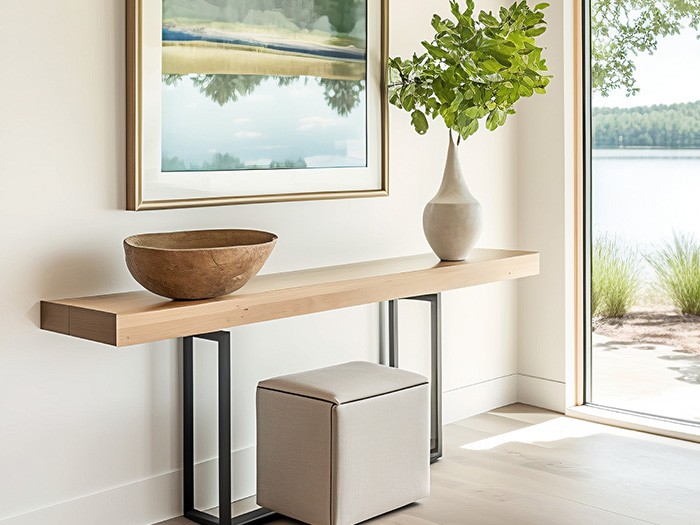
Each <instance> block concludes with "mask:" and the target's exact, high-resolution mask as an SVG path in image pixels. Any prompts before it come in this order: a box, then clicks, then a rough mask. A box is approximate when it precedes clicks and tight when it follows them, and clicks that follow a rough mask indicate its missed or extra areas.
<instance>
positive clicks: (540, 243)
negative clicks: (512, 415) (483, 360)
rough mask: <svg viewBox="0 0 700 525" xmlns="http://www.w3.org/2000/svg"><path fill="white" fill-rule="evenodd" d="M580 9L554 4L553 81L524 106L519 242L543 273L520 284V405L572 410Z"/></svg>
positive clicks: (549, 42) (550, 35) (550, 28)
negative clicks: (533, 252)
mask: <svg viewBox="0 0 700 525" xmlns="http://www.w3.org/2000/svg"><path fill="white" fill-rule="evenodd" d="M573 6H574V2H568V1H563V2H552V3H551V6H550V7H549V8H548V9H547V11H546V12H547V20H548V25H547V32H546V33H545V34H544V35H543V41H544V43H545V46H546V48H547V49H546V52H545V55H544V56H545V57H546V58H547V64H548V66H549V70H550V73H551V74H552V75H554V78H553V80H552V82H551V83H550V85H549V87H548V94H547V96H546V97H535V98H533V99H529V100H527V101H524V103H521V104H520V108H519V118H518V225H519V230H518V240H519V242H520V245H521V246H524V247H525V246H527V247H531V248H533V249H537V250H539V251H540V257H541V262H540V265H541V266H540V275H539V277H538V278H537V279H527V280H523V281H521V282H520V283H518V286H519V290H518V306H519V317H518V336H519V340H518V341H519V352H518V401H521V402H524V403H529V404H532V405H536V406H542V407H545V408H549V409H552V410H558V411H561V412H563V411H564V409H565V408H566V406H568V405H569V404H571V400H568V403H567V399H566V396H567V394H569V393H570V390H569V392H567V389H566V387H565V385H566V383H567V382H568V383H569V384H572V381H571V380H572V375H573V351H574V349H573V344H574V332H573V330H574V321H575V319H574V314H573V311H572V308H573V304H574V300H573V293H574V259H573V253H574V251H573V250H574V236H573V234H574V228H573V219H574V215H573V206H574V193H573V192H574V187H573V180H574V175H573V166H574V160H573V154H574V150H573V136H572V134H573V130H574V127H573V126H574V124H573V110H574V98H573V93H574V78H573V73H574V69H573V60H572V59H573V56H574V54H573Z"/></svg>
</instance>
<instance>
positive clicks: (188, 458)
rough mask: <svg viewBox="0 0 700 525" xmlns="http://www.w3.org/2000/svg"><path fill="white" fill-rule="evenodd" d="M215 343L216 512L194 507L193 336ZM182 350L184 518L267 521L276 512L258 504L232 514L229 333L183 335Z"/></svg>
mask: <svg viewBox="0 0 700 525" xmlns="http://www.w3.org/2000/svg"><path fill="white" fill-rule="evenodd" d="M194 338H197V339H205V340H207V341H213V342H215V343H217V347H218V349H219V361H218V393H219V516H218V517H216V516H213V515H212V514H208V513H206V512H202V511H200V510H197V509H196V508H195V507H194V344H193V339H194ZM182 353H183V375H184V384H183V396H184V415H183V422H184V432H183V463H184V464H183V476H184V480H183V506H184V515H185V517H186V518H187V519H189V520H192V521H194V522H196V523H201V524H202V525H224V524H226V525H228V524H229V523H230V524H231V525H253V524H258V523H266V522H268V521H270V520H272V519H275V518H277V517H278V514H277V513H275V512H273V511H271V510H269V509H264V508H260V509H257V510H254V511H252V512H248V513H246V514H242V515H240V516H234V517H232V516H231V334H230V333H229V332H225V331H221V332H212V333H209V334H201V335H195V336H192V337H185V338H184V339H183V344H182Z"/></svg>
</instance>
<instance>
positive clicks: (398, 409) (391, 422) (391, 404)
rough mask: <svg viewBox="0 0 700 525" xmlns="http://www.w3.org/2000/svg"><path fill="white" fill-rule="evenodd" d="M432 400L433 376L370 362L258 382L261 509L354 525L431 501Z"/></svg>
mask: <svg viewBox="0 0 700 525" xmlns="http://www.w3.org/2000/svg"><path fill="white" fill-rule="evenodd" d="M429 398H430V391H429V388H428V380H427V379H426V378H425V377H423V376H421V375H418V374H414V373H412V372H406V371H404V370H398V369H395V368H388V367H385V366H380V365H376V364H374V363H366V362H353V363H345V364H342V365H337V366H331V367H327V368H321V369H319V370H312V371H309V372H302V373H299V374H292V375H287V376H282V377H277V378H274V379H268V380H266V381H262V382H260V383H259V384H258V389H257V436H258V438H257V458H258V477H257V485H258V487H257V488H258V496H257V501H258V505H261V506H263V507H266V508H268V509H272V510H274V511H276V512H279V513H280V514H283V515H285V516H289V517H290V518H295V519H297V520H300V521H303V522H306V523H310V524H313V525H352V524H355V523H359V522H361V521H364V520H367V519H369V518H372V517H374V516H377V515H379V514H383V513H385V512H388V511H390V510H394V509H396V508H399V507H402V506H404V505H407V504H409V503H411V502H414V501H416V500H418V499H420V498H424V497H426V496H428V494H429V493H430V469H429V467H430V465H429V462H430V458H429V456H430V421H429V404H430V400H429Z"/></svg>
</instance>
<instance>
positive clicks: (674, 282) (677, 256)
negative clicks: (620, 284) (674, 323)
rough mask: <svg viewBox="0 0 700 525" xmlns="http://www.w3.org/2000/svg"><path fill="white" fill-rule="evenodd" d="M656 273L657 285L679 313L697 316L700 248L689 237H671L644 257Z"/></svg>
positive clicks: (698, 310) (699, 286) (699, 312)
mask: <svg viewBox="0 0 700 525" xmlns="http://www.w3.org/2000/svg"><path fill="white" fill-rule="evenodd" d="M645 259H646V260H647V262H648V263H649V264H650V265H651V267H652V268H653V270H654V272H655V273H656V283H655V284H656V286H657V287H658V288H659V290H660V291H662V292H663V293H664V294H665V295H667V296H668V298H669V299H670V300H671V301H672V302H673V305H674V306H675V307H676V308H678V309H679V310H680V311H681V313H682V314H690V315H700V245H699V244H698V243H697V241H696V240H695V238H694V237H693V236H692V235H683V234H674V235H673V241H672V242H666V243H664V244H663V245H662V246H661V247H659V248H657V249H656V251H654V252H653V253H651V254H648V255H646V256H645Z"/></svg>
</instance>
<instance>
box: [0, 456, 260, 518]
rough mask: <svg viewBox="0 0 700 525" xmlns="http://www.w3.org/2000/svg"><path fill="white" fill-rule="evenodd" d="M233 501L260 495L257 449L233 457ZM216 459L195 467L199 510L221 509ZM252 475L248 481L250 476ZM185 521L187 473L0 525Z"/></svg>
mask: <svg viewBox="0 0 700 525" xmlns="http://www.w3.org/2000/svg"><path fill="white" fill-rule="evenodd" d="M231 463H232V467H233V472H234V478H233V480H232V481H233V483H232V484H233V489H234V494H233V500H239V499H243V498H247V497H249V496H251V495H253V494H255V481H254V479H252V476H250V475H249V474H250V473H254V472H255V447H249V448H245V449H242V450H237V451H234V452H233V458H232V461H231ZM217 468H218V463H217V460H216V459H211V460H206V461H202V462H201V463H198V464H197V466H196V467H195V470H196V473H195V479H196V480H197V485H196V494H197V498H196V506H197V508H199V509H210V508H213V507H216V506H217V504H218V503H217V488H216V487H217V483H218V478H217ZM246 474H248V475H246ZM181 515H182V470H175V471H172V472H167V473H165V474H161V475H158V476H154V477H151V478H148V479H144V480H140V481H136V482H134V483H129V484H127V485H122V486H120V487H115V488H111V489H107V490H104V491H101V492H98V493H96V494H90V495H87V496H83V497H80V498H76V499H74V500H70V501H65V502H62V503H57V504H55V505H51V506H48V507H44V508H41V509H38V510H33V511H29V512H26V513H23V514H20V515H18V516H12V517H8V518H4V519H0V525H36V524H37V523H51V524H53V525H63V524H69V523H70V525H95V524H96V523H99V524H100V525H151V524H153V523H159V522H161V521H164V520H167V519H170V518H174V517H176V516H181Z"/></svg>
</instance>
